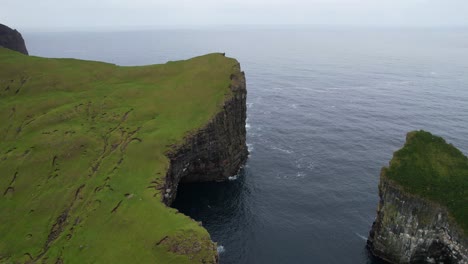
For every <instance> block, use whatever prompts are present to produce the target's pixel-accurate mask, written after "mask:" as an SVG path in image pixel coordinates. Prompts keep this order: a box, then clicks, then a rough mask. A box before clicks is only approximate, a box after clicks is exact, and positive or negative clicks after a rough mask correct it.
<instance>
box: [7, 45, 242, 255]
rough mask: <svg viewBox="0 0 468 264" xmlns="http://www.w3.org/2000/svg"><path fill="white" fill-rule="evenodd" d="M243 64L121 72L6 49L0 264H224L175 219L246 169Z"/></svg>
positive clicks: (193, 229)
mask: <svg viewBox="0 0 468 264" xmlns="http://www.w3.org/2000/svg"><path fill="white" fill-rule="evenodd" d="M246 93H247V92H246V85H245V77H244V73H243V72H241V70H240V66H239V63H238V62H237V61H236V60H235V59H232V58H228V57H225V56H224V55H223V54H218V53H216V54H209V55H205V56H201V57H196V58H193V59H189V60H185V61H172V62H168V63H166V64H162V65H149V66H140V67H122V66H116V65H113V64H108V63H102V62H95V61H82V60H76V59H50V58H40V57H34V56H25V55H23V54H21V53H18V52H15V51H11V50H8V49H5V48H0V175H1V176H0V191H1V193H0V212H1V214H0V222H1V225H0V263H217V262H218V257H217V251H216V244H215V243H214V242H212V241H211V239H210V236H209V234H208V232H207V231H206V230H205V229H204V228H203V227H202V226H201V225H200V223H197V222H196V221H194V220H192V219H190V218H189V217H187V216H185V215H183V214H181V213H179V212H178V211H177V210H175V209H173V208H171V207H169V206H170V204H171V202H172V201H173V200H174V198H175V196H176V194H177V186H178V184H179V182H182V181H222V180H226V179H227V178H228V177H229V176H232V175H234V174H236V173H237V171H238V170H239V168H240V166H241V165H242V163H243V162H244V161H245V159H246V158H247V148H246V144H245V119H246Z"/></svg>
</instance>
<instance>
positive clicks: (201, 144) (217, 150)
mask: <svg viewBox="0 0 468 264" xmlns="http://www.w3.org/2000/svg"><path fill="white" fill-rule="evenodd" d="M237 67H238V70H237V73H236V74H233V75H232V76H231V86H230V89H231V91H232V96H231V97H230V98H228V99H227V100H226V101H225V103H224V106H223V109H222V111H220V112H219V113H218V114H216V116H215V117H214V118H213V119H212V120H211V121H210V123H209V124H207V125H206V126H205V127H204V128H202V129H200V130H199V131H198V132H197V133H195V134H194V135H192V136H189V137H187V138H186V140H185V143H184V144H182V145H181V146H179V147H177V148H176V149H175V150H174V151H173V152H171V153H168V157H169V159H170V165H169V169H168V171H167V174H166V183H165V188H164V189H165V190H166V193H165V194H164V195H163V201H164V203H165V204H167V205H171V204H172V202H173V201H174V200H175V197H176V194H177V187H178V185H179V183H180V182H208V181H225V180H228V178H229V177H230V176H233V175H235V174H237V173H238V172H239V169H240V168H241V166H242V165H243V163H244V162H245V160H246V159H247V156H248V150H247V145H246V129H245V122H246V111H247V106H246V97H247V90H246V84H245V75H244V72H241V71H240V66H239V65H238V66H237Z"/></svg>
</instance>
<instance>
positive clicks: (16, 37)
mask: <svg viewBox="0 0 468 264" xmlns="http://www.w3.org/2000/svg"><path fill="white" fill-rule="evenodd" d="M0 47H4V48H7V49H11V50H14V51H18V52H21V53H23V54H25V55H28V50H27V49H26V44H25V43H24V39H23V36H21V34H20V33H19V32H18V31H16V29H11V28H9V27H7V26H5V25H2V24H0Z"/></svg>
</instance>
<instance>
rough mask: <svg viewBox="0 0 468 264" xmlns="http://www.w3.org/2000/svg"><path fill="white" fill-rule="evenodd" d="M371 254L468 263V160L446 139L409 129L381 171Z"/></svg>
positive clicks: (402, 260)
mask: <svg viewBox="0 0 468 264" xmlns="http://www.w3.org/2000/svg"><path fill="white" fill-rule="evenodd" d="M379 196H380V202H379V205H378V209H377V218H376V220H375V222H374V224H373V225H372V230H371V231H370V235H369V238H368V242H367V244H368V248H369V250H370V252H371V253H372V254H373V255H375V256H376V257H379V258H381V259H383V260H385V261H388V262H390V263H468V240H467V236H466V232H467V230H468V159H467V157H466V156H464V155H463V154H462V152H460V151H459V150H458V149H456V148H455V147H454V146H453V145H451V144H448V143H446V142H445V140H444V139H442V138H441V137H438V136H434V135H432V134H431V133H429V132H425V131H413V132H410V133H408V135H407V138H406V143H405V145H404V147H403V148H402V149H400V150H398V151H397V152H395V153H394V156H393V159H392V160H391V161H390V164H389V166H388V167H384V168H383V169H382V171H381V175H380V184H379Z"/></svg>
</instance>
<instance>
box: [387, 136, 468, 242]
mask: <svg viewBox="0 0 468 264" xmlns="http://www.w3.org/2000/svg"><path fill="white" fill-rule="evenodd" d="M383 176H384V177H388V178H389V179H391V180H393V181H394V182H396V183H398V184H399V185H401V186H402V187H403V188H404V189H405V190H406V191H409V192H411V193H413V194H416V195H418V196H420V197H424V198H428V199H430V200H431V201H434V202H436V203H438V204H440V205H442V206H445V207H447V208H448V210H449V212H450V213H451V215H452V216H453V217H454V219H455V220H456V221H457V223H458V224H459V225H460V227H461V228H462V229H463V230H464V232H465V233H466V232H467V230H468V158H467V157H466V156H464V155H463V153H462V152H460V151H459V150H458V149H457V148H455V147H454V146H453V145H451V144H448V143H446V142H445V140H444V139H442V138H441V137H438V136H434V135H432V134H431V133H429V132H426V131H422V130H421V131H413V132H410V133H408V135H407V139H406V144H405V146H404V147H403V148H402V149H400V150H398V151H397V152H395V153H394V155H393V159H392V161H391V162H390V166H389V167H388V168H384V170H383Z"/></svg>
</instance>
